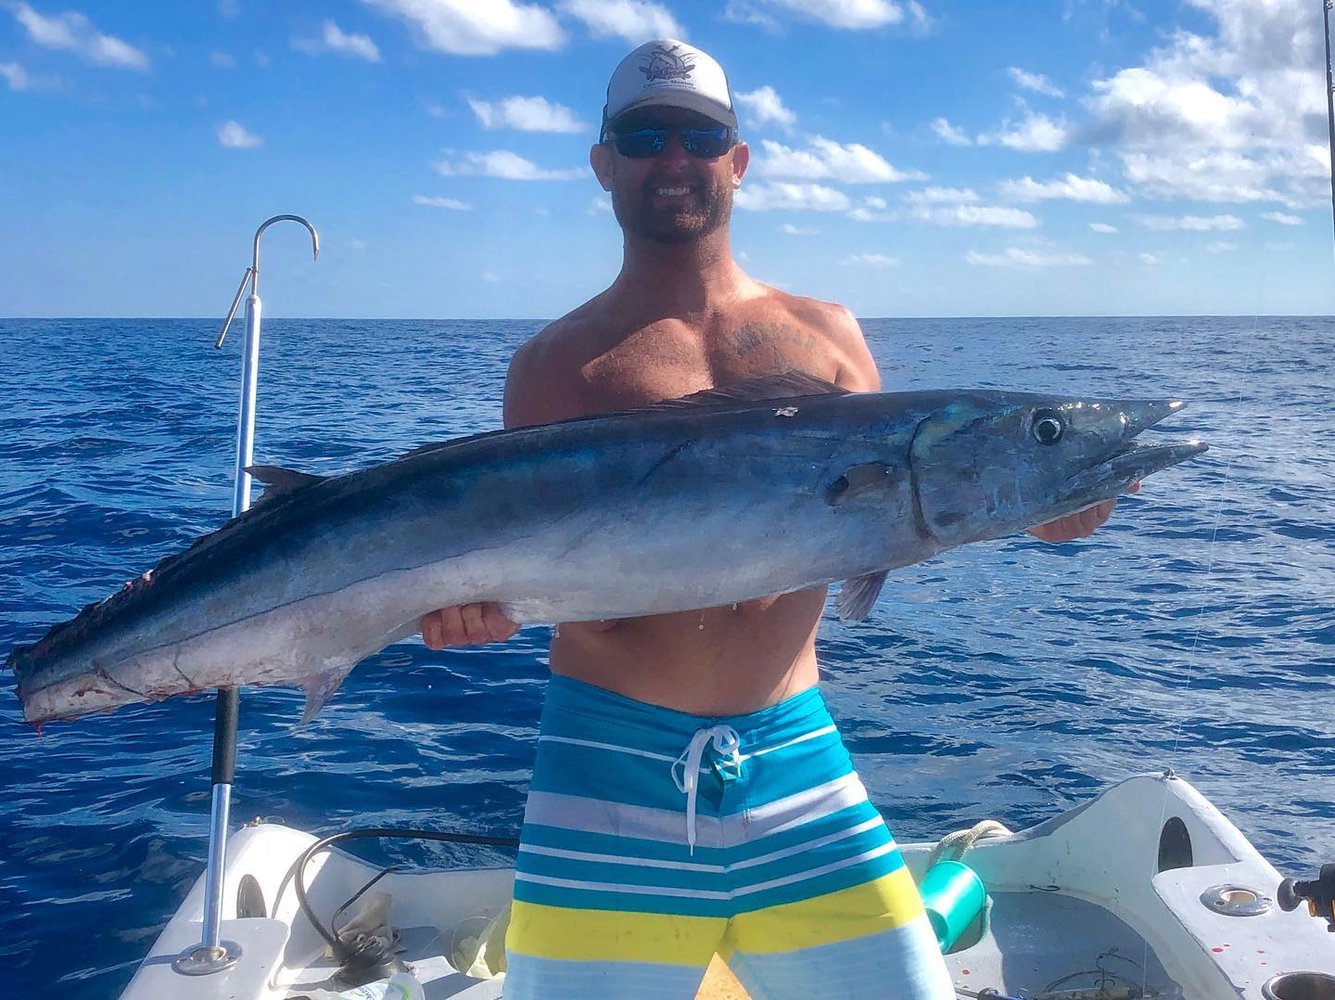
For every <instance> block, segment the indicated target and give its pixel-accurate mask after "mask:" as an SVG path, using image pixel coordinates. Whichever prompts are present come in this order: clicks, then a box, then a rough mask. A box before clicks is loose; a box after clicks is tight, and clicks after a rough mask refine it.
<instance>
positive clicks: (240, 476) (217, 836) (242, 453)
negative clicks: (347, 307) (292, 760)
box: [172, 215, 320, 976]
mask: <svg viewBox="0 0 1335 1000" xmlns="http://www.w3.org/2000/svg"><path fill="white" fill-rule="evenodd" d="M284 220H291V221H292V222H299V223H301V224H302V225H303V226H305V227H306V228H307V229H308V230H309V231H310V234H311V249H312V252H313V253H314V257H315V259H316V260H319V259H320V236H319V234H318V233H317V232H316V231H315V227H314V226H312V225H311V224H310V223H309V222H307V221H306V220H305V219H303V218H302V217H301V216H299V215H275V216H274V217H273V218H271V219H266V220H265V221H264V223H263V224H262V225H261V226H260V228H259V229H257V230H255V242H254V245H253V249H252V254H251V265H250V267H248V268H247V269H246V273H245V274H243V275H242V276H241V285H240V287H238V288H237V290H236V296H235V297H234V298H233V299H232V308H231V309H230V310H228V313H227V319H225V320H224V321H223V325H222V330H221V331H219V333H218V339H217V341H215V343H214V345H213V346H214V347H221V346H222V343H223V339H224V338H225V337H226V336H227V328H228V327H229V326H230V325H231V323H232V318H233V317H234V316H235V315H236V307H237V305H238V303H239V302H240V301H241V295H242V293H243V292H244V291H245V288H246V283H247V281H249V283H250V295H249V296H247V298H246V339H245V344H244V345H243V347H242V360H241V400H240V405H239V408H238V412H237V420H236V466H235V475H234V478H233V490H232V516H233V517H236V516H237V515H239V514H241V513H242V512H243V511H245V510H247V509H249V507H250V484H251V477H250V473H249V472H247V471H246V469H247V468H249V467H250V465H251V464H252V463H253V458H254V450H255V398H256V391H257V388H258V386H259V372H260V315H261V303H260V236H262V235H263V233H264V230H266V229H267V228H269V226H271V225H273V224H274V223H275V222H282V221H284ZM239 707H240V697H239V695H238V692H237V689H236V688H221V689H220V690H219V691H218V701H217V711H216V714H215V716H214V725H213V770H212V782H213V802H212V807H211V812H210V816H209V858H208V868H207V871H206V873H205V880H204V929H203V939H202V940H201V941H200V943H199V944H198V945H196V946H195V947H193V948H190V949H187V950H186V951H185V952H183V953H182V954H181V955H180V956H179V957H178V958H177V959H176V960H175V961H174V962H173V963H172V968H174V969H175V970H176V971H177V972H179V973H182V974H184V975H190V976H203V975H209V974H211V973H214V972H221V971H222V970H223V969H227V968H230V967H231V966H233V965H235V964H236V960H237V959H238V958H239V957H240V956H241V946H240V945H239V944H237V943H236V942H234V941H222V940H220V937H221V927H222V887H223V876H224V874H225V873H224V870H223V865H224V855H225V853H226V848H227V828H228V818H229V816H230V814H231V804H232V780H233V776H234V774H235V770H236V733H237V717H238V713H239Z"/></svg>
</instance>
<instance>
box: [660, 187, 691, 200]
mask: <svg viewBox="0 0 1335 1000" xmlns="http://www.w3.org/2000/svg"><path fill="white" fill-rule="evenodd" d="M694 190H695V189H694V188H692V187H691V186H689V185H686V184H680V185H676V186H674V187H656V188H654V194H655V195H657V196H658V197H660V198H684V197H685V196H686V195H688V194H691V193H692V192H693V191H694Z"/></svg>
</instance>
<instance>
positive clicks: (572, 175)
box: [436, 149, 589, 181]
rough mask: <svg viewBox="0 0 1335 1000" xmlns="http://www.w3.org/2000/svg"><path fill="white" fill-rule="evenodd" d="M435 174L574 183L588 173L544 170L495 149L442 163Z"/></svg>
mask: <svg viewBox="0 0 1335 1000" xmlns="http://www.w3.org/2000/svg"><path fill="white" fill-rule="evenodd" d="M436 172H437V173H439V174H442V175H444V176H446V177H459V176H469V175H480V176H483V177H500V178H502V179H504V180H509V181H573V180H577V179H579V178H581V177H587V176H588V174H589V172H588V170H587V169H586V168H584V167H574V168H572V169H570V170H547V169H544V168H543V167H539V166H537V165H536V164H534V163H532V162H531V161H529V160H526V159H524V158H523V157H522V156H520V155H519V154H518V153H512V152H510V151H509V150H507V149H497V150H494V151H493V152H490V153H465V154H464V158H463V159H462V160H458V161H456V162H454V163H448V162H446V161H444V160H442V161H441V162H440V163H437V164H436Z"/></svg>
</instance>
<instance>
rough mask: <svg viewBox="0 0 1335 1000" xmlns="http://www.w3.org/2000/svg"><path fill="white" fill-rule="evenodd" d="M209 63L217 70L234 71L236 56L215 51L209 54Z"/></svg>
mask: <svg viewBox="0 0 1335 1000" xmlns="http://www.w3.org/2000/svg"><path fill="white" fill-rule="evenodd" d="M209 62H210V63H211V64H212V65H214V66H216V67H218V68H219V69H236V56H234V55H232V54H231V53H228V52H219V51H218V50H217V49H214V50H213V51H212V52H210V53H209Z"/></svg>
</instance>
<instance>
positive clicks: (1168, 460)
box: [1065, 400, 1209, 499]
mask: <svg viewBox="0 0 1335 1000" xmlns="http://www.w3.org/2000/svg"><path fill="white" fill-rule="evenodd" d="M1186 405H1187V404H1186V403H1184V402H1182V401H1181V400H1152V401H1146V402H1140V403H1131V404H1124V405H1123V407H1122V410H1123V413H1124V414H1125V418H1126V427H1125V432H1124V434H1123V443H1122V445H1121V446H1120V447H1118V448H1116V449H1115V450H1114V451H1113V452H1112V453H1110V454H1109V455H1108V456H1107V457H1106V458H1104V459H1103V461H1101V462H1099V464H1097V465H1094V466H1091V467H1090V468H1088V469H1085V470H1083V471H1082V472H1079V473H1077V474H1076V475H1074V476H1072V477H1070V478H1069V479H1067V481H1066V489H1065V494H1066V497H1067V498H1068V499H1069V498H1078V497H1091V496H1093V497H1095V498H1096V499H1107V498H1109V497H1114V496H1116V495H1117V494H1119V493H1121V492H1122V491H1123V490H1124V489H1126V487H1128V486H1130V485H1131V484H1132V483H1134V482H1137V481H1139V480H1141V479H1144V478H1145V477H1146V476H1148V475H1152V474H1153V473H1155V472H1159V471H1161V470H1163V469H1167V468H1169V467H1170V466H1174V465H1177V464H1178V463H1179V462H1185V461H1186V460H1187V459H1189V458H1193V457H1195V456H1196V455H1199V454H1201V453H1202V452H1205V451H1208V450H1209V446H1208V445H1206V443H1205V442H1204V441H1195V440H1192V441H1177V442H1172V443H1170V444H1155V445H1149V444H1140V443H1139V442H1137V441H1135V440H1132V439H1133V438H1135V436H1136V435H1137V434H1139V433H1140V432H1141V431H1143V430H1145V429H1146V428H1147V427H1152V426H1153V425H1155V424H1157V423H1158V422H1159V421H1160V420H1162V419H1163V418H1164V417H1166V416H1169V415H1170V414H1173V413H1176V412H1177V411H1178V410H1180V409H1182V408H1183V407H1184V406H1186Z"/></svg>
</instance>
